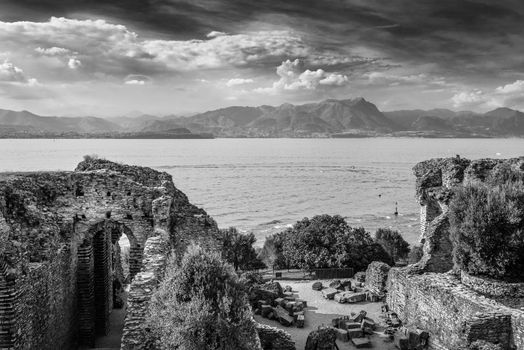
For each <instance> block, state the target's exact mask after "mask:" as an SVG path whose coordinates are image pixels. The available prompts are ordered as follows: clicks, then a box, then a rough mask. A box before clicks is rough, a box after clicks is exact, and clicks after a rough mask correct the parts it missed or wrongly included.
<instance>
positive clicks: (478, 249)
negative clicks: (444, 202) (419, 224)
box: [449, 181, 524, 281]
mask: <svg viewBox="0 0 524 350" xmlns="http://www.w3.org/2000/svg"><path fill="white" fill-rule="evenodd" d="M449 213H450V224H451V239H452V241H453V246H454V249H453V255H454V260H455V263H456V265H457V266H458V267H459V268H461V269H462V270H464V271H466V272H468V273H470V274H472V275H479V276H486V277H492V278H496V279H505V280H517V281H522V280H524V185H523V183H522V182H521V181H517V182H513V183H511V182H510V183H507V184H502V185H494V186H493V185H489V184H483V183H475V184H469V185H466V186H464V187H463V188H460V189H458V190H457V191H456V193H455V196H454V198H453V200H452V201H451V203H450V207H449Z"/></svg>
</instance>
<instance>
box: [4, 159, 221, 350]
mask: <svg viewBox="0 0 524 350" xmlns="http://www.w3.org/2000/svg"><path fill="white" fill-rule="evenodd" d="M123 234H125V235H126V236H127V237H128V239H129V242H130V256H129V273H130V276H129V279H130V280H132V281H133V282H132V285H131V290H130V303H129V306H128V316H129V315H132V316H130V317H128V319H129V321H126V329H125V331H124V333H125V334H127V335H129V334H132V333H133V332H130V331H129V330H130V329H139V328H140V327H139V326H138V324H139V323H140V322H142V319H141V318H140V317H139V315H140V314H142V311H143V307H145V305H146V304H147V302H148V298H149V296H150V294H151V292H152V289H153V288H155V284H156V283H157V282H158V279H159V278H161V275H162V273H163V261H164V259H165V257H166V254H165V253H164V251H169V250H170V249H172V248H174V249H176V250H179V251H182V250H183V249H185V247H186V246H187V244H189V243H191V242H197V243H199V244H201V245H203V246H205V247H208V248H209V249H216V247H217V244H216V242H217V238H218V229H217V226H216V223H215V222H214V221H213V220H212V219H211V218H210V217H209V216H207V214H206V213H205V211H203V210H202V209H199V208H197V207H195V206H193V205H191V204H190V203H189V201H188V199H187V197H186V196H185V195H184V194H183V193H182V192H180V191H179V190H177V189H176V188H175V186H174V184H173V182H172V179H171V176H170V175H169V174H167V173H162V172H158V171H155V170H153V169H148V168H142V167H136V166H127V165H122V164H116V163H112V162H109V161H106V160H98V159H87V160H86V161H84V162H82V163H80V164H79V165H78V167H77V169H76V170H75V171H74V172H38V173H8V174H0V264H1V265H0V267H2V268H3V267H6V271H7V272H6V273H4V274H1V275H0V276H2V277H0V295H2V294H3V293H4V290H7V291H8V292H7V294H8V295H9V296H10V299H6V300H7V302H6V304H7V305H6V309H5V310H6V311H2V312H1V313H0V319H1V321H2V322H0V334H6V335H5V337H4V336H1V337H0V341H1V342H4V341H6V342H12V343H13V344H14V347H15V348H17V349H18V348H19V349H42V350H46V349H74V348H76V346H77V345H78V342H79V341H80V342H83V343H85V344H86V345H92V341H93V337H94V334H95V333H99V334H103V333H106V332H107V329H108V326H109V324H108V317H109V313H110V311H111V309H112V308H113V307H114V306H118V303H119V299H118V294H119V291H121V288H122V284H123V283H124V278H123V274H122V273H121V266H120V258H119V249H118V248H117V247H116V245H117V244H118V240H119V238H120V236H122V235H123ZM159 240H161V243H159V242H160V241H159ZM159 245H160V246H159ZM160 250H162V252H160ZM141 271H142V272H141ZM137 276H138V277H137ZM133 283H134V284H133ZM0 301H1V300H0ZM8 310H14V312H11V311H9V312H7V311H8ZM7 325H9V326H8V327H9V332H4V328H7ZM141 339H143V337H138V338H136V339H134V340H133V339H129V341H128V343H129V344H132V343H135V344H136V345H137V346H138V347H134V346H132V347H128V348H129V349H131V348H133V349H135V348H136V349H138V348H144V346H145V345H144V344H143V343H142V344H139V343H140V342H141V341H142V340H141Z"/></svg>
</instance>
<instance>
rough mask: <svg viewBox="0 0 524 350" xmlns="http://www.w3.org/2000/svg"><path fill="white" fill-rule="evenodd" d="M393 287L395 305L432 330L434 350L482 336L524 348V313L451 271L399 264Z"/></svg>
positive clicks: (390, 295) (390, 291)
mask: <svg viewBox="0 0 524 350" xmlns="http://www.w3.org/2000/svg"><path fill="white" fill-rule="evenodd" d="M387 289H388V295H387V302H388V305H389V306H390V308H391V309H392V310H393V311H395V312H396V313H398V315H399V317H400V318H401V319H402V320H403V321H404V322H405V323H406V324H407V325H409V326H414V327H419V328H421V329H424V330H427V331H428V332H429V333H430V344H431V347H430V348H431V349H457V348H459V347H460V346H463V345H466V344H468V343H469V342H471V341H473V340H477V339H482V340H486V341H489V342H492V343H496V344H501V345H502V346H503V349H509V348H510V346H512V345H514V346H516V348H517V349H524V328H523V325H524V311H520V310H517V309H512V308H509V307H506V306H504V305H502V304H499V303H497V302H496V301H494V300H492V299H489V298H486V297H484V296H482V295H480V294H478V293H476V292H474V291H472V290H471V289H469V288H467V287H466V286H464V285H463V284H462V283H461V282H460V279H458V278H457V277H455V276H453V275H451V274H439V273H425V274H422V275H409V274H408V273H407V270H406V269H398V268H393V269H391V270H390V272H389V277H388V282H387Z"/></svg>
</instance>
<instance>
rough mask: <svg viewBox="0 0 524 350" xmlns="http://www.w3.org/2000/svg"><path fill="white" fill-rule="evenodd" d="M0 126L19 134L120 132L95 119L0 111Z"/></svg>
mask: <svg viewBox="0 0 524 350" xmlns="http://www.w3.org/2000/svg"><path fill="white" fill-rule="evenodd" d="M0 125H1V126H2V127H4V128H9V129H10V130H13V131H20V132H55V133H57V132H78V133H94V134H96V133H104V132H113V131H118V130H120V128H121V127H120V126H119V125H117V124H115V123H112V122H110V121H108V120H106V119H102V118H96V117H78V118H71V117H41V116H38V115H36V114H33V113H31V112H28V111H21V112H15V111H8V110H3V109H0Z"/></svg>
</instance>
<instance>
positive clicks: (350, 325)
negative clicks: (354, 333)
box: [345, 321, 362, 329]
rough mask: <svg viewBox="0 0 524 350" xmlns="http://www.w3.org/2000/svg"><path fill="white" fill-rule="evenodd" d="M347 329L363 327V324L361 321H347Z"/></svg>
mask: <svg viewBox="0 0 524 350" xmlns="http://www.w3.org/2000/svg"><path fill="white" fill-rule="evenodd" d="M345 329H362V324H360V323H359V322H351V321H350V322H346V323H345Z"/></svg>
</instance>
